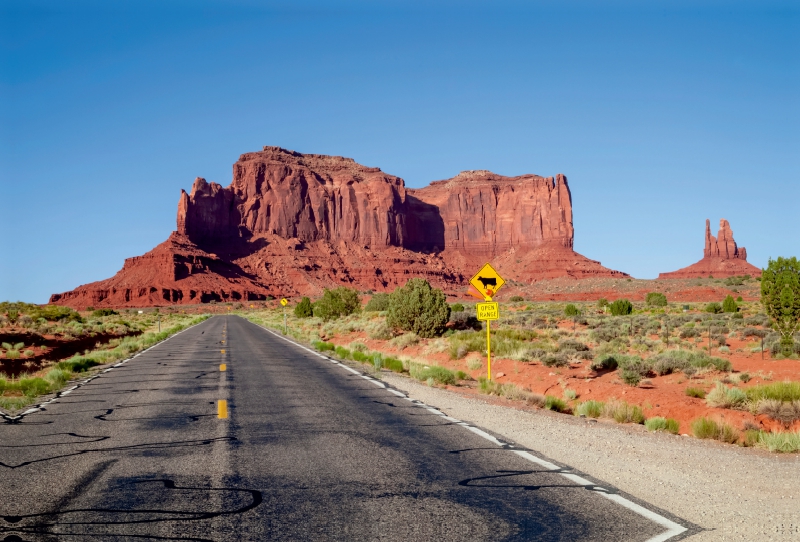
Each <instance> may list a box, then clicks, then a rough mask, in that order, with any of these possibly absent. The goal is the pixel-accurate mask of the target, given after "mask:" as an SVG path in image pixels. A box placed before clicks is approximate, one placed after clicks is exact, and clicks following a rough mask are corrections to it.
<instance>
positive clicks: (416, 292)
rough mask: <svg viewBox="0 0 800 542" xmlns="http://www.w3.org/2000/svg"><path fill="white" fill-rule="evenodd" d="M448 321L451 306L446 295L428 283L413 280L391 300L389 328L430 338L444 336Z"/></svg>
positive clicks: (395, 292) (391, 297)
mask: <svg viewBox="0 0 800 542" xmlns="http://www.w3.org/2000/svg"><path fill="white" fill-rule="evenodd" d="M449 319H450V306H449V305H448V304H447V298H446V297H445V295H444V292H442V291H441V290H438V289H436V288H431V285H430V284H429V283H428V281H427V280H425V279H418V278H417V279H411V280H409V281H408V282H407V283H406V285H405V286H403V287H401V288H397V289H396V290H395V291H394V292H392V294H391V296H390V297H389V308H388V313H387V316H386V323H387V324H388V325H389V327H392V328H396V329H402V330H403V331H413V332H414V333H416V334H417V335H419V336H420V337H425V338H429V337H435V336H437V335H441V334H442V332H444V330H445V325H446V324H447V321H448V320H449Z"/></svg>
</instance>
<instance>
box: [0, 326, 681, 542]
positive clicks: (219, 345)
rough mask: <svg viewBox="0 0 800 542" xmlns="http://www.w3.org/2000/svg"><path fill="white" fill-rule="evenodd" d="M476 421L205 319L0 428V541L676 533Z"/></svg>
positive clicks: (265, 337) (259, 334)
mask: <svg viewBox="0 0 800 542" xmlns="http://www.w3.org/2000/svg"><path fill="white" fill-rule="evenodd" d="M481 433H482V432H481V431H479V430H476V429H475V428H472V429H470V428H469V427H467V424H465V423H462V422H459V421H458V420H452V419H449V418H447V417H446V416H442V415H441V413H438V412H435V411H432V409H429V408H427V407H426V406H425V405H421V404H419V403H415V402H413V401H409V400H408V399H407V398H405V397H403V396H402V394H401V393H399V392H397V391H396V390H389V389H386V388H385V387H383V386H380V385H376V382H374V381H373V380H368V379H365V378H363V376H362V375H360V374H359V373H358V372H357V371H352V370H346V369H345V368H344V367H343V366H342V365H340V364H335V363H331V362H330V361H328V360H325V359H323V358H322V357H320V356H319V355H317V354H315V353H313V352H310V351H307V350H305V349H303V348H301V347H299V346H296V345H293V344H291V343H290V342H288V341H286V340H284V339H283V338H281V337H279V336H277V335H276V334H273V333H271V332H269V331H267V330H264V329H262V328H260V327H258V326H256V325H254V324H251V323H249V322H247V321H245V320H243V319H241V318H238V317H235V316H220V317H215V318H212V319H210V320H208V321H206V322H204V323H202V324H200V325H198V326H195V327H193V328H190V329H188V330H186V331H184V332H183V333H181V334H179V335H177V336H175V337H173V338H172V339H170V340H168V341H166V342H164V343H162V344H160V345H158V346H156V347H154V348H152V349H151V350H149V351H147V352H145V353H143V354H141V355H139V356H138V357H136V358H135V359H133V360H131V361H129V362H128V363H125V364H123V365H120V366H119V367H117V368H114V369H113V370H110V371H108V372H105V373H103V374H102V376H101V377H100V378H96V379H94V380H92V381H91V382H89V383H88V384H86V385H84V386H81V387H79V388H77V389H76V390H74V391H73V392H72V393H70V394H68V395H64V396H62V397H61V398H59V399H58V400H57V401H55V402H53V403H51V404H49V405H47V406H46V407H45V410H44V411H39V412H36V413H32V414H28V415H27V416H25V417H23V418H22V419H20V420H18V421H17V422H16V423H10V422H7V423H4V424H2V425H0V540H30V541H34V540H35V541H39V540H98V541H99V540H128V539H131V540H132V539H144V540H564V541H567V540H569V541H577V540H587V541H588V540H597V541H608V540H632V541H648V540H668V539H669V540H678V539H679V538H680V537H681V536H682V535H680V534H677V536H675V534H676V533H679V532H680V531H681V530H682V529H680V528H678V529H675V528H674V527H675V524H674V523H672V526H673V531H672V532H669V529H668V527H669V524H670V521H669V520H667V519H666V518H664V517H663V513H661V512H658V511H656V513H653V512H650V513H649V516H648V512H647V511H646V510H644V509H638V511H637V505H635V504H633V503H630V501H629V500H625V499H624V498H623V497H621V496H617V495H615V491H614V489H613V488H612V486H610V485H607V484H603V483H602V482H600V481H591V482H588V481H586V480H585V479H584V478H583V477H581V476H577V475H575V474H571V473H570V470H569V469H568V468H566V467H558V466H555V465H552V464H550V463H547V461H541V460H540V461H539V463H537V462H534V461H532V460H530V459H528V458H526V457H525V455H526V454H525V453H524V452H522V453H520V452H521V451H520V450H519V449H518V448H515V447H514V446H513V445H510V444H504V443H501V445H498V444H497V443H496V442H492V440H490V439H491V437H489V436H488V435H485V434H484V435H483V436H482V435H481ZM486 437H489V439H487V438H486ZM555 459H557V458H555ZM548 465H549V467H548ZM615 498H617V500H615ZM620 502H623V504H624V503H625V502H627V503H630V506H628V505H621V504H620ZM672 519H673V520H674V519H675V518H672ZM679 523H682V522H679ZM665 525H666V526H665ZM665 533H666V534H665ZM665 536H666V538H665Z"/></svg>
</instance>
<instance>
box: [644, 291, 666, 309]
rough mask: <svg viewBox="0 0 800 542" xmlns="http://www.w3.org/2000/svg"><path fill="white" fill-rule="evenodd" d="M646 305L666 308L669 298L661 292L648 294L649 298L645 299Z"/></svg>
mask: <svg viewBox="0 0 800 542" xmlns="http://www.w3.org/2000/svg"><path fill="white" fill-rule="evenodd" d="M645 303H647V305H648V306H650V307H666V306H667V296H665V295H664V294H662V293H661V292H650V293H649V294H647V297H645Z"/></svg>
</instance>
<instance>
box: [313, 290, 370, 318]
mask: <svg viewBox="0 0 800 542" xmlns="http://www.w3.org/2000/svg"><path fill="white" fill-rule="evenodd" d="M360 309H361V300H360V299H359V297H358V292H357V291H356V290H351V289H350V288H345V287H344V286H340V287H338V288H336V289H335V290H328V289H327V288H326V289H325V291H324V292H323V294H322V298H321V299H319V300H318V301H317V302H316V303H314V305H313V311H314V316H317V317H319V318H322V319H323V320H325V321H326V322H327V321H328V320H334V319H336V318H341V317H342V316H349V315H351V314H353V313H355V312H358V311H359V310H360Z"/></svg>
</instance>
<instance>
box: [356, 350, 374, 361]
mask: <svg viewBox="0 0 800 542" xmlns="http://www.w3.org/2000/svg"><path fill="white" fill-rule="evenodd" d="M353 359H354V360H356V361H360V362H361V363H366V362H369V361H371V360H372V356H370V355H369V354H365V353H364V352H360V351H358V350H354V351H353Z"/></svg>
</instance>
